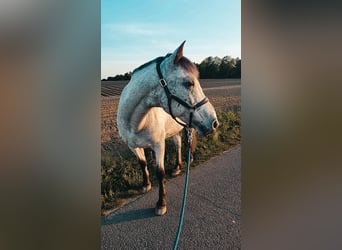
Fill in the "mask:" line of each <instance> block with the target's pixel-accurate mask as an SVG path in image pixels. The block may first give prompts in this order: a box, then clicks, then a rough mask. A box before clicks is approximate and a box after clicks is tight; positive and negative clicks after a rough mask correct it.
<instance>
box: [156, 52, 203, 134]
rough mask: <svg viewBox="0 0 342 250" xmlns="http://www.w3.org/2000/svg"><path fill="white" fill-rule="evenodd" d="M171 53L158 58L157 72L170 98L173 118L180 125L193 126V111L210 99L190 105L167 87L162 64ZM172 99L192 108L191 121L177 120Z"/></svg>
mask: <svg viewBox="0 0 342 250" xmlns="http://www.w3.org/2000/svg"><path fill="white" fill-rule="evenodd" d="M170 55H171V54H168V55H166V56H165V57H161V58H158V60H157V72H158V76H159V83H160V85H161V86H162V87H163V89H164V90H165V94H166V96H167V100H168V105H169V110H170V115H171V116H172V118H173V119H174V120H175V121H176V122H177V123H178V124H180V125H182V126H183V127H187V128H191V123H192V115H193V112H194V111H195V110H196V109H197V108H199V107H200V106H202V105H203V104H206V103H207V102H208V101H209V99H208V98H207V97H204V98H203V100H202V101H200V102H198V103H196V104H195V105H190V104H188V103H186V102H185V101H183V100H182V99H180V98H179V97H178V96H175V95H173V94H171V92H170V90H169V88H168V87H167V83H166V81H165V79H164V77H163V74H162V72H161V70H160V64H161V62H162V61H163V60H164V59H165V58H166V57H168V56H170ZM172 99H174V100H175V101H176V102H178V103H179V104H181V105H183V106H184V107H186V108H188V109H190V117H189V123H188V124H186V123H183V122H180V121H178V120H177V117H175V116H174V115H173V113H172V109H171V102H172Z"/></svg>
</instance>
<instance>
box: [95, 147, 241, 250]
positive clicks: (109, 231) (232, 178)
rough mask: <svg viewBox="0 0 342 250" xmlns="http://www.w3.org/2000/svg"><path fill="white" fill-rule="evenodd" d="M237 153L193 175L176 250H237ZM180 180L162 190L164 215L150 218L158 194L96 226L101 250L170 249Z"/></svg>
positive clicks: (205, 165)
mask: <svg viewBox="0 0 342 250" xmlns="http://www.w3.org/2000/svg"><path fill="white" fill-rule="evenodd" d="M240 155H241V147H240V146H236V147H234V148H233V149H231V150H229V151H227V152H224V153H223V154H222V155H220V156H217V157H215V158H213V159H211V160H209V161H207V162H206V163H203V164H202V165H200V166H197V167H196V168H194V169H191V171H190V176H189V191H188V196H187V198H188V199H187V204H186V205H187V206H186V210H185V218H184V224H183V230H182V234H181V237H180V241H179V246H178V249H187V250H188V249H196V250H199V249H210V250H211V249H241V242H240V240H241V237H240V205H241V201H240V192H241V189H240V188H241V186H240V181H241V160H240ZM184 177H185V176H184V175H182V176H180V177H177V178H174V179H171V180H170V181H168V182H167V184H166V190H167V202H168V211H167V213H166V215H164V216H155V215H154V206H155V203H156V201H157V199H158V189H157V188H156V189H153V191H151V192H149V193H147V194H145V195H143V196H141V197H139V198H138V199H137V200H135V201H133V202H131V203H129V204H127V205H125V206H124V207H122V208H120V209H118V210H117V211H115V212H114V213H112V214H110V215H109V216H107V217H106V218H105V219H103V220H102V226H101V242H102V249H172V246H173V242H174V239H175V237H176V232H177V226H178V219H179V214H180V208H181V203H182V195H183V187H184Z"/></svg>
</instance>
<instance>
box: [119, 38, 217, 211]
mask: <svg viewBox="0 0 342 250" xmlns="http://www.w3.org/2000/svg"><path fill="white" fill-rule="evenodd" d="M184 43H185V41H184V42H183V43H182V44H181V45H180V46H179V47H178V48H177V49H176V50H175V51H174V52H173V53H169V54H167V55H166V56H164V57H162V56H161V57H157V58H156V59H154V60H151V61H149V62H147V63H145V64H143V65H142V66H140V67H138V68H136V69H135V70H134V71H133V73H132V76H131V79H130V81H129V82H128V84H127V85H126V86H125V88H124V89H123V91H122V93H121V96H120V100H119V105H118V112H117V124H118V131H119V134H120V136H121V138H122V139H123V141H124V142H125V143H126V144H127V145H128V147H129V148H130V150H131V151H132V152H133V153H134V154H135V155H136V157H137V158H138V161H139V164H140V167H141V170H142V172H143V187H142V191H143V192H148V191H149V190H151V181H150V177H149V171H148V168H147V163H146V158H145V153H144V148H151V149H152V150H153V151H154V153H155V157H156V164H157V170H156V173H157V178H158V183H159V199H158V201H157V204H156V208H155V214H156V215H164V214H165V213H166V211H167V209H166V188H165V169H164V154H165V139H166V138H169V137H173V140H174V143H175V145H176V150H177V165H176V167H175V168H174V169H173V173H172V174H173V175H174V176H175V175H178V174H179V173H180V172H181V170H180V169H181V162H182V161H181V134H180V132H181V131H182V129H183V128H184V127H191V128H193V129H195V130H196V132H197V134H198V135H200V136H205V135H208V134H211V133H213V132H214V131H215V130H216V129H217V127H218V126H219V122H218V120H217V116H216V112H215V109H214V107H213V106H212V104H211V103H210V102H209V99H208V98H207V97H206V96H205V95H204V93H203V90H202V88H201V85H200V83H199V72H198V70H197V67H196V65H195V64H194V63H192V62H191V61H190V60H189V59H188V58H186V57H184V56H183V47H184Z"/></svg>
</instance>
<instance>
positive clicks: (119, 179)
mask: <svg viewBox="0 0 342 250" xmlns="http://www.w3.org/2000/svg"><path fill="white" fill-rule="evenodd" d="M216 113H217V117H218V120H219V122H220V126H219V128H218V131H217V132H216V133H215V134H214V135H211V136H209V137H198V138H197V149H196V151H195V152H194V154H193V156H194V161H193V163H192V164H191V167H196V166H197V165H198V164H200V163H202V162H204V161H207V160H208V159H210V158H212V157H213V156H216V155H219V154H221V153H222V152H223V151H226V150H228V149H229V148H231V147H232V146H234V145H237V144H239V143H240V139H241V136H240V127H241V126H240V125H241V124H240V121H241V117H240V111H239V110H238V109H237V108H235V110H227V109H223V108H221V109H217V110H216ZM183 138H185V136H183ZM182 154H183V161H184V162H183V171H184V169H185V164H186V163H185V159H186V155H187V152H186V143H185V140H183V150H182ZM145 155H146V158H147V165H148V168H149V171H150V177H151V181H152V186H154V187H156V186H157V185H158V184H157V177H156V174H155V165H156V162H155V157H154V153H153V151H152V150H150V149H146V150H145ZM175 164H176V152H175V146H174V144H173V141H172V139H168V140H167V141H166V153H165V172H166V178H167V179H170V178H172V176H171V171H172V169H173V167H174V166H175ZM101 179H102V180H101V209H102V210H108V209H113V208H115V207H117V206H120V205H121V204H122V203H123V202H124V201H125V199H127V198H131V197H134V196H136V195H138V194H140V191H139V190H140V188H141V185H142V172H141V170H140V166H139V163H138V160H137V159H136V157H135V156H134V154H133V153H132V152H131V151H130V150H129V149H128V148H127V149H126V150H121V151H120V153H117V154H113V153H111V154H109V153H104V154H102V157H101Z"/></svg>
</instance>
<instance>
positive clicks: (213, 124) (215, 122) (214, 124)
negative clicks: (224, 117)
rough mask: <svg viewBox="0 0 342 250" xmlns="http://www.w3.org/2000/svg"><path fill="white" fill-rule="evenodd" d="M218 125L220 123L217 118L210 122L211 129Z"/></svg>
mask: <svg viewBox="0 0 342 250" xmlns="http://www.w3.org/2000/svg"><path fill="white" fill-rule="evenodd" d="M219 125H220V123H219V122H218V120H217V119H215V120H214V121H213V122H212V123H211V127H212V129H213V130H215V129H217V128H218V126H219Z"/></svg>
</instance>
